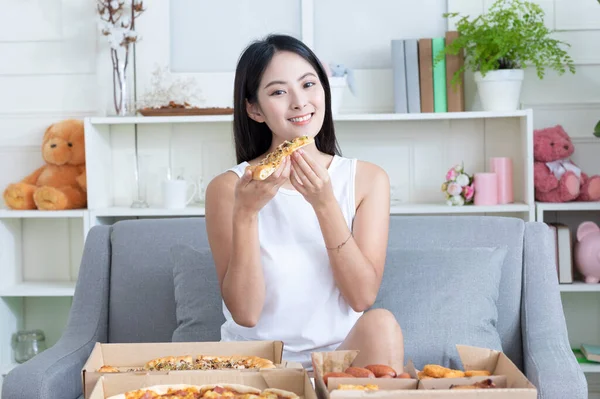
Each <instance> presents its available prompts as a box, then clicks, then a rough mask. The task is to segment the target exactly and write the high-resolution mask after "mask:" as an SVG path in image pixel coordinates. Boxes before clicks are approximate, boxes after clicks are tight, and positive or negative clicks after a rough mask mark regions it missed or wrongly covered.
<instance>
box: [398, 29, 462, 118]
mask: <svg viewBox="0 0 600 399" xmlns="http://www.w3.org/2000/svg"><path fill="white" fill-rule="evenodd" d="M457 37H458V32H456V31H448V32H446V34H445V36H444V37H434V38H420V39H415V38H413V39H397V40H392V45H391V47H392V68H393V76H394V112H396V113H421V112H463V111H465V96H464V85H463V83H462V81H463V79H464V74H463V73H461V83H460V84H457V85H453V84H452V83H451V81H452V78H453V77H454V74H455V73H456V72H457V71H458V70H459V69H460V68H461V67H462V66H463V65H464V57H463V55H462V53H461V54H458V55H449V54H447V55H446V56H445V57H444V58H443V59H442V60H441V61H440V62H438V63H436V64H435V65H434V59H435V57H436V55H437V54H439V53H440V51H443V49H444V47H445V46H446V44H447V43H448V44H450V43H452V41H453V40H455V39H456V38H457Z"/></svg>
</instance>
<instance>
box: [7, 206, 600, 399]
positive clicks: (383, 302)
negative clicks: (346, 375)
mask: <svg viewBox="0 0 600 399" xmlns="http://www.w3.org/2000/svg"><path fill="white" fill-rule="evenodd" d="M390 229H391V230H390V238H389V252H388V261H387V264H386V271H385V276H384V281H383V283H382V288H381V290H380V294H379V296H378V299H377V302H376V303H375V305H374V307H384V308H387V309H389V310H391V311H392V312H393V313H394V314H395V316H396V318H397V319H398V320H399V322H400V324H401V325H402V327H403V330H404V335H405V346H406V352H405V353H406V359H407V360H408V359H409V358H410V359H412V360H413V361H414V362H415V364H416V365H417V366H419V365H422V364H423V363H424V362H428V361H439V362H441V363H444V364H449V365H453V364H455V362H456V354H455V347H454V344H466V345H473V346H484V345H486V346H488V347H489V346H498V345H499V346H500V347H501V349H502V350H503V351H504V352H505V353H506V354H507V355H508V356H509V357H510V359H511V360H512V361H513V362H514V363H515V364H516V365H517V366H518V367H519V368H521V370H523V371H524V372H525V374H526V375H527V377H528V378H529V379H530V381H532V382H533V383H534V384H535V385H536V386H537V388H538V390H539V397H540V398H548V399H549V398H553V399H554V398H556V399H559V398H560V399H564V398H571V399H579V398H581V399H583V398H587V395H588V394H587V383H586V380H585V377H584V374H583V373H582V372H581V369H580V367H579V365H578V364H577V362H576V359H575V357H574V356H573V354H572V352H571V350H570V346H569V341H568V337H567V331H566V324H565V319H564V316H563V309H562V304H561V299H560V293H559V290H558V285H557V284H558V283H557V279H556V275H555V268H554V265H553V263H552V254H553V251H554V249H553V245H554V244H553V241H552V239H551V235H550V232H549V229H548V228H547V226H546V225H544V224H541V223H525V222H523V221H522V220H520V219H513V218H500V217H479V216H392V218H391V226H390ZM174 245H189V246H192V247H194V248H195V249H197V250H198V251H204V253H206V251H207V250H208V244H207V239H206V232H205V225H204V220H203V219H202V218H180V219H177V218H175V219H146V220H130V221H123V222H118V223H116V224H115V225H113V226H97V227H94V228H92V229H91V231H90V233H89V234H88V236H87V239H86V243H85V249H84V255H83V260H82V263H81V268H80V272H79V280H78V282H77V286H76V290H75V297H74V300H73V306H72V309H71V313H70V316H69V320H68V324H67V327H66V329H65V331H64V334H63V336H62V337H61V339H60V340H59V341H58V342H57V343H56V345H54V346H53V347H51V348H49V349H48V350H46V351H45V352H43V353H41V354H40V355H38V356H37V357H35V358H33V359H31V360H30V361H28V362H26V363H24V364H22V365H20V366H18V367H16V368H15V369H14V370H12V371H11V372H10V373H9V374H8V375H7V376H6V378H5V380H4V383H3V387H2V398H3V399H42V398H43V399H50V398H52V399H59V398H60V399H76V398H78V397H80V395H81V394H82V386H81V377H80V372H81V368H82V366H83V364H84V362H85V361H86V359H87V357H88V355H89V354H90V351H91V349H92V347H93V345H94V343H95V342H97V341H98V342H164V341H171V339H172V337H173V332H174V331H175V330H176V328H177V318H178V316H177V312H176V302H175V289H174V277H173V262H172V257H171V251H170V250H171V248H173V246H174ZM469 248H479V249H481V250H480V252H478V253H477V254H475V255H469V254H468V253H466V252H460V251H468V249H469ZM486 248H496V249H498V248H500V249H501V251H500V253H499V255H498V251H496V252H494V253H495V254H496V255H493V254H492V255H490V254H491V252H490V251H488V250H486ZM446 250H449V252H447V257H446V258H443V256H444V254H445V253H446V252H444V251H446ZM453 250H456V251H458V252H452V251H453ZM419 251H422V252H419ZM440 251H442V252H440ZM486 251H487V252H486ZM492 252H493V251H492ZM440 254H441V255H440ZM488 255H490V256H491V257H489V256H488ZM440 256H442V258H440ZM494 256H495V258H494ZM498 256H500V257H499V258H498ZM203 259H204V263H207V259H210V258H209V257H204V258H203ZM407 259H411V260H410V262H409V261H407ZM420 259H423V262H424V263H423V264H424V266H419V265H418V263H419V262H420ZM440 259H447V261H442V262H440V261H439V260H440ZM486 259H487V260H486ZM498 259H500V261H501V262H500V266H501V267H500V269H499V271H494V270H495V269H494V267H493V266H489V265H491V264H493V263H494V262H497V261H498ZM407 262H409V263H410V264H409V263H407ZM208 263H209V264H206V265H204V266H203V267H204V268H205V269H204V270H205V272H206V273H207V274H210V273H211V271H212V268H213V265H212V264H211V263H210V262H208ZM407 265H408V266H407ZM456 265H458V266H459V267H457V266H456ZM461 265H462V266H461ZM410 268H412V269H410ZM495 281H497V283H496V282H495ZM487 285H490V287H489V288H488V287H487ZM212 287H213V288H212V291H211V290H210V289H208V290H206V289H204V290H202V291H201V292H198V295H203V296H204V298H203V299H202V302H203V303H205V306H206V308H207V309H210V311H211V312H214V311H215V309H217V311H219V309H220V306H221V304H220V296H219V293H218V288H217V286H216V285H215V284H212ZM478 287H479V288H478ZM482 287H483V289H482ZM199 291H200V290H199ZM481 298H483V299H481ZM490 304H493V309H492V308H490ZM482 312H489V314H483V313H482ZM213 320H214V323H213V325H205V326H204V327H203V328H204V329H203V330H202V331H201V332H200V333H199V334H200V338H202V337H205V338H206V340H214V337H215V334H218V331H219V324H220V323H221V321H222V319H219V318H213ZM486 326H487V327H486ZM489 326H493V327H494V328H493V329H490V328H489ZM494 334H497V335H494ZM494 337H497V341H496V338H494ZM488 344H489V345H488ZM431 348H433V349H435V350H436V351H441V352H439V353H438V352H432V351H431Z"/></svg>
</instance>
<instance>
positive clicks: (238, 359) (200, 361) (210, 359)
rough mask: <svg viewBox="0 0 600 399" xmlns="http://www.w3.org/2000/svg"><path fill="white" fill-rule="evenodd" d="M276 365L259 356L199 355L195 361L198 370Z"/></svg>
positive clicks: (258, 367) (264, 367)
mask: <svg viewBox="0 0 600 399" xmlns="http://www.w3.org/2000/svg"><path fill="white" fill-rule="evenodd" d="M275 367H276V366H275V364H273V362H272V361H270V360H268V359H264V358H261V357H258V356H240V355H236V356H207V355H198V356H197V358H196V360H195V362H194V369H196V370H221V369H270V368H275Z"/></svg>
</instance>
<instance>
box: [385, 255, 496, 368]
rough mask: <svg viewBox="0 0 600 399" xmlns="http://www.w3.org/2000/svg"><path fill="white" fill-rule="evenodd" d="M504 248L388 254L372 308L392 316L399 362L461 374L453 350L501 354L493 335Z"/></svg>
mask: <svg viewBox="0 0 600 399" xmlns="http://www.w3.org/2000/svg"><path fill="white" fill-rule="evenodd" d="M506 252H507V250H506V248H505V247H494V248H485V247H480V248H445V249H398V248H389V249H388V254H387V261H386V267H385V271H384V276H383V281H382V284H381V287H380V290H379V293H378V297H377V300H376V302H375V304H374V306H373V307H374V308H385V309H388V310H390V311H391V312H392V313H393V314H394V315H395V316H396V319H397V320H398V322H399V323H400V326H401V327H402V331H403V334H404V348H405V352H404V358H405V361H408V360H412V361H413V362H414V364H415V366H416V367H417V368H418V369H420V368H422V367H423V366H424V365H425V364H428V363H434V364H441V365H443V366H446V367H452V368H462V364H461V362H460V358H459V356H458V353H457V351H456V345H457V344H463V345H472V346H479V347H485V348H491V349H496V350H501V349H502V344H501V340H500V335H499V333H498V331H497V329H496V323H497V320H498V310H497V301H498V296H499V286H500V278H501V270H502V264H503V262H504V258H505V256H506Z"/></svg>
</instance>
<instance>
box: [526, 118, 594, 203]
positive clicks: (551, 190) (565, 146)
mask: <svg viewBox="0 0 600 399" xmlns="http://www.w3.org/2000/svg"><path fill="white" fill-rule="evenodd" d="M574 151H575V147H574V146H573V142H572V141H571V138H570V137H569V135H568V134H567V133H566V132H565V131H564V129H563V128H562V126H560V125H556V126H553V127H548V128H545V129H539V130H535V131H534V133H533V158H534V171H533V180H534V188H535V199H536V200H537V201H541V202H568V201H598V200H600V176H598V175H594V176H590V177H588V175H586V174H585V173H583V171H582V170H581V169H580V168H579V167H578V166H577V165H575V164H574V163H573V162H572V161H571V160H570V159H569V157H570V156H571V155H572V154H573V152H574Z"/></svg>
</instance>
